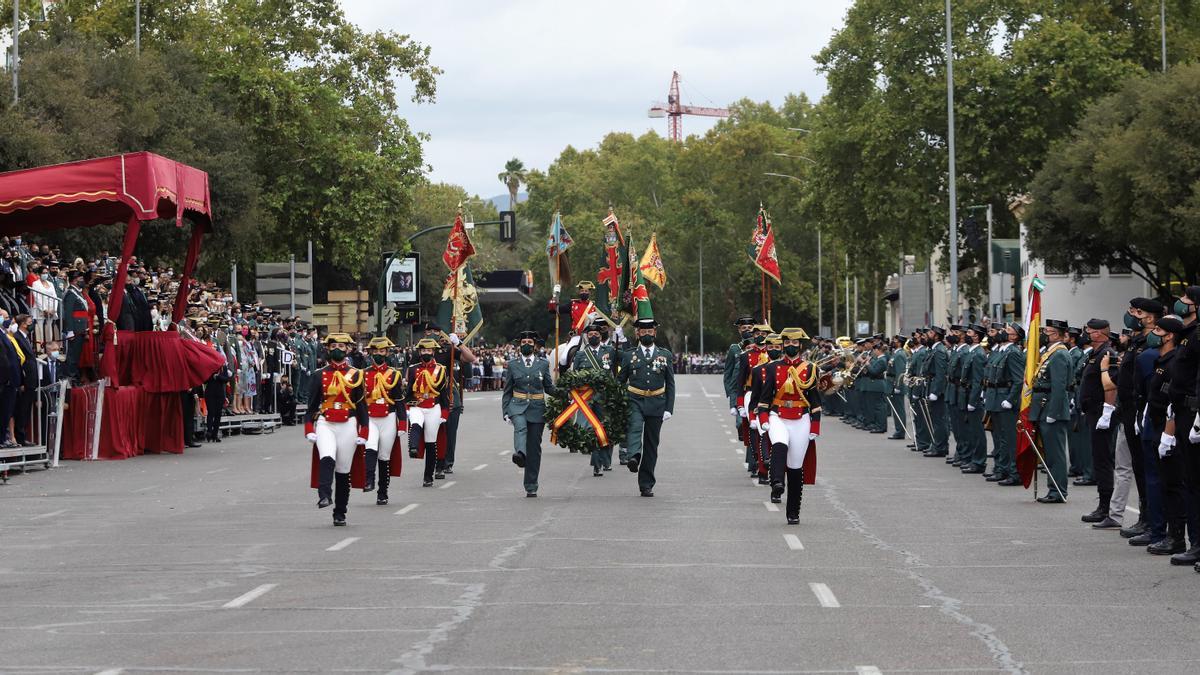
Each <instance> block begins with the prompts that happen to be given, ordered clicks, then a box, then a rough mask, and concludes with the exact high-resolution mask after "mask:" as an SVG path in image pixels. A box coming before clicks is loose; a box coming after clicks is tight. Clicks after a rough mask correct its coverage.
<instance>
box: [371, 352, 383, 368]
mask: <svg viewBox="0 0 1200 675" xmlns="http://www.w3.org/2000/svg"><path fill="white" fill-rule="evenodd" d="M371 360H372V361H374V362H375V365H377V366H382V365H383V364H384V363H387V356H385V355H383V354H372V355H371Z"/></svg>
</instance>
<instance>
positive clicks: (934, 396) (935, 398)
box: [929, 394, 937, 402]
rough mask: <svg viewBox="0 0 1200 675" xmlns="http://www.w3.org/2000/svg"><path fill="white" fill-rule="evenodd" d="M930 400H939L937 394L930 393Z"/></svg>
mask: <svg viewBox="0 0 1200 675" xmlns="http://www.w3.org/2000/svg"><path fill="white" fill-rule="evenodd" d="M929 400H930V401H931V402H934V401H937V394H930V395H929Z"/></svg>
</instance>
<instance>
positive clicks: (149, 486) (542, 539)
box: [0, 376, 1200, 673]
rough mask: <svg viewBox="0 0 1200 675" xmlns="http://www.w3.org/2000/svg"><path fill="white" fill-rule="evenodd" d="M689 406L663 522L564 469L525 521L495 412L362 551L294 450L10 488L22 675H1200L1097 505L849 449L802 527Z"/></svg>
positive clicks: (701, 408)
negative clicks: (1092, 518) (322, 501)
mask: <svg viewBox="0 0 1200 675" xmlns="http://www.w3.org/2000/svg"><path fill="white" fill-rule="evenodd" d="M678 383H679V392H680V394H679V399H678V401H677V407H676V416H675V417H674V418H673V419H671V420H670V421H668V422H667V423H666V424H665V425H664V428H663V438H664V442H663V448H662V457H661V460H660V463H659V471H658V474H659V483H658V486H657V487H656V488H655V493H656V496H655V497H654V498H652V499H646V498H641V497H639V496H638V491H637V485H636V481H635V479H634V476H633V475H632V474H630V473H629V472H628V471H625V470H624V467H620V466H616V467H614V471H613V472H611V473H609V474H607V475H605V476H604V477H602V478H593V477H592V475H591V470H590V468H589V467H588V464H587V459H586V457H582V456H580V455H575V454H569V453H567V452H566V451H565V450H561V449H557V448H554V449H549V448H548V445H547V452H546V456H545V459H544V461H543V470H542V480H541V483H542V488H541V497H539V498H538V499H525V498H524V495H523V490H522V488H521V478H520V473H519V471H518V469H516V468H515V467H514V466H513V465H512V464H511V462H510V461H509V457H508V456H507V454H502V453H505V452H507V451H508V450H510V449H511V431H510V428H509V427H508V426H506V425H504V424H503V423H502V422H501V421H500V413H499V403H498V397H497V395H495V394H474V395H470V396H469V397H468V401H467V416H466V417H465V418H464V420H463V424H462V430H461V432H460V433H461V437H460V442H459V458H458V460H457V466H456V467H455V469H456V471H455V473H454V474H453V475H452V476H450V477H449V478H448V479H447V480H445V481H439V482H438V485H437V487H436V488H421V487H420V475H419V472H417V471H414V470H410V469H406V471H405V475H404V476H403V477H401V478H399V479H397V480H396V481H395V482H393V490H392V500H391V504H390V505H389V506H387V507H377V506H375V505H374V495H373V494H371V495H366V494H362V493H361V492H356V493H355V494H354V495H353V496H352V499H351V505H350V511H349V516H348V519H349V523H350V525H349V527H345V528H334V527H332V526H331V516H330V511H329V510H321V511H318V510H317V509H316V508H315V502H316V497H315V492H314V491H313V490H311V489H310V488H309V487H308V467H309V465H308V461H309V451H308V447H307V446H306V444H305V443H304V441H303V438H302V437H301V432H300V429H299V428H298V427H293V428H288V429H284V430H282V431H280V432H278V433H275V434H272V435H266V436H251V437H243V438H235V439H231V440H227V441H226V442H224V443H222V444H220V445H210V446H206V447H204V448H202V449H199V450H189V451H188V453H187V454H185V455H182V456H147V457H139V458H135V459H131V460H127V461H123V462H103V463H87V464H85V463H78V462H72V463H66V464H64V466H63V468H60V469H56V470H53V471H40V472H32V473H30V474H29V475H26V476H16V477H14V479H13V480H12V482H10V483H9V484H8V485H6V486H0V672H4V673H12V672H29V673H45V672H64V673H99V672H105V673H116V672H125V673H138V672H167V671H170V672H301V671H312V672H336V671H361V672H423V671H450V672H469V671H479V672H506V671H516V672H555V673H558V672H564V673H569V672H589V671H591V672H710V673H775V672H806V673H817V672H821V673H835V672H843V673H876V672H879V673H896V672H996V671H1001V672H1030V673H1101V672H1102V673H1195V672H1200V640H1198V639H1197V636H1200V620H1198V617H1200V575H1198V574H1196V573H1194V572H1193V571H1192V570H1191V568H1181V567H1175V568H1173V567H1171V566H1170V565H1168V564H1167V562H1166V560H1164V559H1162V558H1155V557H1152V556H1150V555H1147V554H1146V553H1144V552H1143V551H1141V550H1139V549H1134V548H1132V547H1130V546H1128V545H1126V544H1125V542H1124V540H1121V539H1119V537H1118V536H1117V534H1116V533H1115V532H1097V531H1093V530H1091V529H1090V528H1088V527H1087V526H1085V525H1084V524H1082V523H1081V522H1080V521H1079V516H1080V515H1081V514H1082V513H1084V512H1086V511H1090V510H1091V509H1092V508H1093V506H1094V499H1095V494H1094V492H1091V491H1088V490H1087V489H1086V488H1076V489H1075V491H1074V492H1073V493H1072V495H1071V497H1070V503H1068V504H1067V505H1062V506H1051V505H1040V504H1036V503H1034V502H1033V497H1034V495H1033V494H1032V492H1031V491H1030V492H1027V491H1024V490H1021V489H1020V488H1000V487H995V486H993V485H991V484H984V482H983V481H982V480H980V479H979V477H978V476H973V477H967V476H961V475H959V473H958V471H957V470H956V469H951V468H950V467H947V466H946V465H945V464H944V463H942V462H941V460H935V459H924V458H921V457H919V456H917V455H916V454H915V453H911V452H908V451H907V450H906V449H905V448H904V444H903V443H902V442H899V441H889V440H885V439H884V438H883V437H882V436H879V435H874V436H872V435H867V434H863V433H861V432H856V431H852V430H850V429H849V428H848V427H846V426H844V425H842V424H841V423H840V422H837V421H835V420H828V421H826V423H825V425H824V429H823V431H824V434H823V436H822V438H821V440H820V442H819V445H820V450H819V453H820V454H819V462H818V465H819V471H818V473H819V484H818V485H816V486H810V487H809V488H808V489H807V490H806V492H805V501H804V507H803V511H802V512H801V524H800V525H799V526H790V527H789V526H788V525H786V524H785V521H784V516H783V513H782V512H778V511H775V510H774V509H772V508H771V505H769V504H767V503H766V502H767V501H768V494H767V489H766V488H763V487H758V486H755V485H753V484H752V483H751V481H750V480H749V479H748V477H747V475H746V473H745V471H744V469H743V466H742V463H741V446H740V445H738V444H737V443H736V441H735V440H734V437H733V436H732V435H731V425H730V422H729V418H728V415H727V412H728V411H727V409H726V406H725V403H724V400H723V398H721V396H720V390H721V389H720V387H721V385H720V380H719V378H718V377H717V376H686V377H680V378H678ZM410 468H411V467H410ZM1134 503H1136V502H1134ZM789 535H792V536H789Z"/></svg>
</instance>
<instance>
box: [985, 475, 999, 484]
mask: <svg viewBox="0 0 1200 675" xmlns="http://www.w3.org/2000/svg"><path fill="white" fill-rule="evenodd" d="M984 479H985V480H987V482H989V483H999V482H1000V481H1002V480H1004V477H1003V476H1001V475H1000V474H998V473H994V474H992V475H990V476H986V475H985V476H984Z"/></svg>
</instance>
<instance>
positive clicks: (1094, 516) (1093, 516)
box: [1079, 509, 1108, 523]
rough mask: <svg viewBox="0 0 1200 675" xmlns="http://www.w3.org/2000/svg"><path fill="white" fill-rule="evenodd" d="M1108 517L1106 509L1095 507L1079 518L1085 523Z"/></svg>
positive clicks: (1096, 521)
mask: <svg viewBox="0 0 1200 675" xmlns="http://www.w3.org/2000/svg"><path fill="white" fill-rule="evenodd" d="M1107 517H1108V511H1104V510H1101V509H1096V510H1095V511H1092V512H1091V513H1087V514H1084V515H1083V516H1082V517H1080V518H1079V519H1080V520H1082V521H1083V522H1085V523H1099V522H1101V521H1103V520H1104V519H1105V518H1107Z"/></svg>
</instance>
